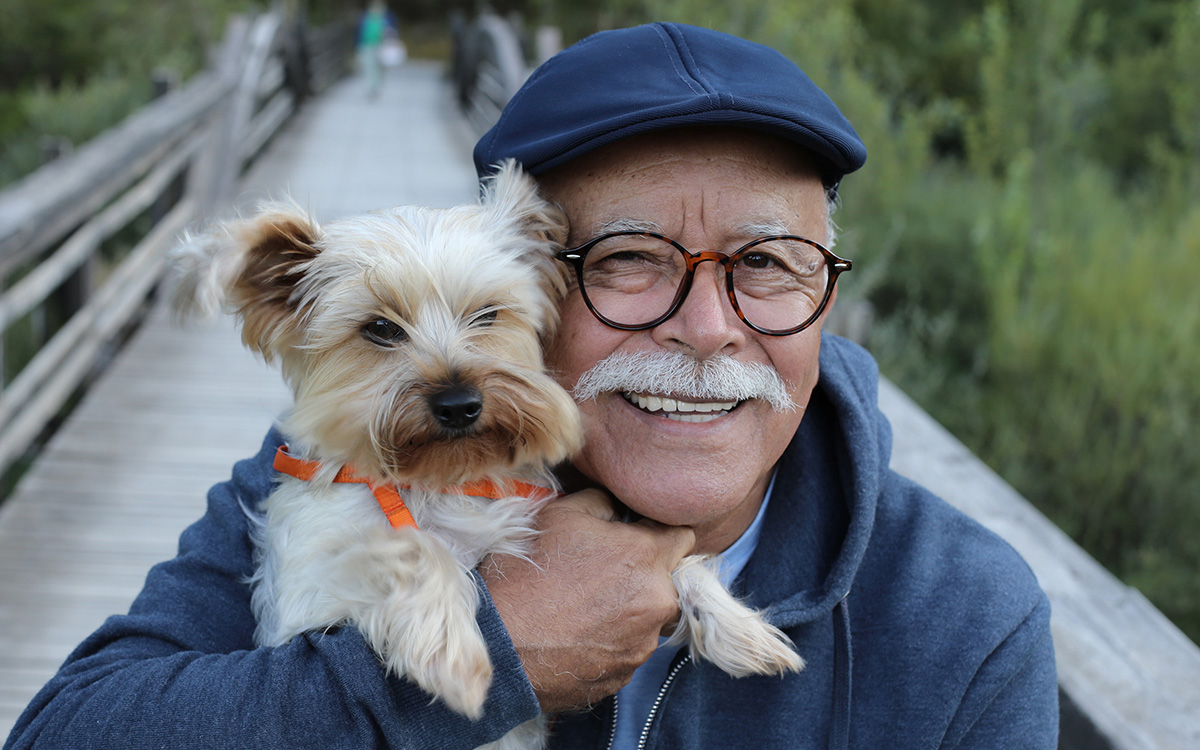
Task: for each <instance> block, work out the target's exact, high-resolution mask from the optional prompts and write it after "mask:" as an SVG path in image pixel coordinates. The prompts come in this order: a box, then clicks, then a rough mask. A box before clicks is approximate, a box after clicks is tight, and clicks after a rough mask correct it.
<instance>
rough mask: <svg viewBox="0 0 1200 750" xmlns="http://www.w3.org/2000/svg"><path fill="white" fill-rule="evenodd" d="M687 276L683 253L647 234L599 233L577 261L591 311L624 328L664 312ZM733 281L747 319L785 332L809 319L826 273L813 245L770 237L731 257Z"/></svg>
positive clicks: (825, 284)
mask: <svg viewBox="0 0 1200 750" xmlns="http://www.w3.org/2000/svg"><path fill="white" fill-rule="evenodd" d="M726 267H727V268H728V265H727V266H726ZM686 276H687V262H686V261H685V259H684V256H683V253H681V252H680V251H679V249H678V248H676V247H675V246H674V245H673V244H671V243H670V242H668V241H666V240H664V239H660V238H658V237H653V236H649V235H642V234H627V235H611V236H608V237H605V238H603V239H601V240H600V241H599V242H597V243H596V244H595V245H593V246H592V247H591V248H590V249H589V250H588V251H587V255H586V256H585V257H584V261H583V273H582V279H583V290H584V294H586V295H587V298H588V300H589V301H590V302H591V304H592V306H593V307H594V308H595V310H596V312H597V313H599V314H600V315H601V316H603V317H605V318H607V319H608V320H610V321H612V322H613V323H616V324H618V325H623V326H639V325H644V324H647V323H650V322H651V321H654V320H657V319H658V318H660V317H662V316H663V315H665V314H666V313H667V312H669V311H670V310H671V307H672V306H673V305H674V304H675V301H676V298H677V296H678V295H679V292H680V291H681V288H682V287H683V285H684V284H685V283H686ZM732 281H733V291H734V297H735V298H736V300H737V307H738V309H739V310H741V313H742V315H743V316H744V317H745V319H746V320H747V321H748V322H750V323H752V324H753V325H755V326H758V327H759V328H763V329H767V330H770V331H784V330H788V329H791V328H795V327H796V326H800V325H802V324H804V323H805V322H807V321H808V320H809V319H810V318H812V317H813V315H814V314H815V313H816V311H817V309H818V308H819V307H820V305H821V303H822V301H823V300H824V299H825V293H826V288H827V287H828V284H829V273H828V269H827V266H826V260H825V256H824V255H823V254H822V253H821V251H820V250H819V249H818V248H816V247H814V246H813V245H811V244H809V243H807V242H804V241H802V240H800V239H797V238H771V239H769V240H766V241H760V242H756V243H752V244H751V245H749V246H747V247H745V248H743V249H742V250H740V251H739V252H738V253H737V254H736V260H735V261H734V262H733V271H732Z"/></svg>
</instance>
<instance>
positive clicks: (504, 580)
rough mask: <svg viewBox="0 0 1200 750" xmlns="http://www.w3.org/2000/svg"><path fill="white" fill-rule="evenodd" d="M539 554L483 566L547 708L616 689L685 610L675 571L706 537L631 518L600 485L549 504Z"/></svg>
mask: <svg viewBox="0 0 1200 750" xmlns="http://www.w3.org/2000/svg"><path fill="white" fill-rule="evenodd" d="M538 526H539V528H540V530H541V533H540V534H539V535H538V536H537V537H536V538H535V540H534V542H533V549H532V551H531V554H530V558H531V559H532V560H533V562H534V563H535V564H534V565H531V564H530V563H529V561H526V560H521V559H518V558H513V557H500V556H497V557H491V558H489V559H488V560H486V561H485V562H484V564H483V566H482V568H481V572H482V573H483V577H484V580H485V581H486V582H487V586H488V590H489V591H490V592H491V595H492V599H493V600H495V602H496V609H497V610H498V611H499V613H500V618H501V619H502V620H503V621H504V624H505V626H506V627H507V628H508V632H509V635H510V636H511V638H512V640H513V644H514V645H515V646H516V649H517V654H518V655H519V656H520V657H521V661H522V663H523V664H524V666H525V672H526V674H527V675H528V676H529V681H530V682H531V683H532V684H533V689H534V691H535V692H536V693H537V696H538V700H539V701H541V704H542V710H543V711H545V712H547V713H554V712H557V711H562V710H567V709H573V708H583V707H586V706H588V705H591V704H593V703H595V702H596V701H599V700H601V699H602V698H605V697H607V696H609V695H612V694H613V693H615V692H616V691H617V690H619V689H620V688H621V687H623V686H624V685H625V684H626V683H628V682H629V680H630V678H631V677H632V676H633V671H634V670H635V669H637V668H638V667H639V666H641V664H642V662H644V661H645V660H646V659H648V658H649V657H650V654H652V653H653V652H654V649H655V648H656V647H657V646H658V636H659V633H660V631H662V630H663V628H664V627H666V626H668V625H670V624H672V623H674V622H675V620H676V619H677V618H678V616H679V608H678V605H677V603H676V597H675V587H674V585H673V584H672V582H671V571H672V570H673V569H674V568H675V566H676V565H677V564H678V563H679V561H680V559H682V558H683V556H684V555H686V554H688V553H689V552H690V551H691V549H692V547H693V546H694V545H695V543H696V536H695V534H694V533H693V532H692V531H691V529H687V528H679V527H670V526H663V525H662V524H659V523H655V522H653V521H649V520H643V521H638V522H637V523H632V524H624V523H619V522H617V521H615V520H614V519H613V511H612V505H611V503H610V502H609V500H608V498H607V496H606V495H605V494H604V493H602V492H600V491H599V490H584V491H583V492H578V493H575V494H573V495H568V496H566V497H564V498H561V499H559V500H555V501H553V502H551V503H549V504H547V505H546V507H545V508H544V509H543V510H542V511H541V513H540V514H539V520H538Z"/></svg>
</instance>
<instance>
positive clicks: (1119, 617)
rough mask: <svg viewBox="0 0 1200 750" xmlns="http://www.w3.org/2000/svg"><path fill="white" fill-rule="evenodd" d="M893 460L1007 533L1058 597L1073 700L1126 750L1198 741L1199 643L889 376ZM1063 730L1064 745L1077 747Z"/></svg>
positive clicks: (1058, 639) (886, 402) (1061, 659)
mask: <svg viewBox="0 0 1200 750" xmlns="http://www.w3.org/2000/svg"><path fill="white" fill-rule="evenodd" d="M879 404H880V408H881V409H882V410H883V412H884V413H885V414H886V415H887V417H888V419H889V420H890V421H891V423H892V428H893V432H894V436H895V445H894V447H893V451H892V466H893V468H895V469H896V471H898V472H899V473H901V474H904V475H905V476H908V477H909V478H911V479H913V480H915V481H917V482H919V483H920V484H922V485H924V486H926V487H928V488H929V489H931V490H932V491H934V492H935V493H937V494H938V495H940V496H941V497H943V498H945V499H946V500H947V501H948V502H950V503H952V504H954V505H956V506H958V507H959V508H960V509H962V510H963V511H964V512H966V513H967V514H968V515H970V516H972V517H973V518H975V519H977V520H979V521H980V522H982V523H983V524H984V525H985V526H987V527H989V528H990V529H992V530H993V531H995V532H996V533H997V534H999V535H1000V536H1002V537H1003V538H1004V539H1006V540H1007V541H1008V542H1009V543H1010V544H1011V545H1012V546H1013V547H1015V548H1016V549H1017V551H1018V552H1020V553H1021V555H1022V556H1023V557H1024V558H1025V560H1026V561H1027V562H1028V563H1029V565H1030V567H1031V568H1033V571H1034V573H1035V574H1036V575H1037V577H1038V581H1039V582H1040V583H1041V585H1042V588H1043V589H1045V591H1046V594H1047V595H1048V596H1049V597H1050V603H1051V607H1052V611H1053V614H1052V618H1051V629H1052V631H1053V634H1054V646H1055V651H1056V653H1057V662H1058V679H1059V686H1060V689H1061V693H1062V695H1063V698H1064V701H1065V703H1066V704H1067V705H1065V706H1064V710H1065V711H1068V712H1072V713H1071V715H1072V716H1081V717H1082V718H1081V720H1084V721H1086V722H1088V723H1090V724H1091V725H1092V727H1090V730H1091V731H1094V733H1095V735H1096V736H1097V737H1098V738H1099V739H1098V741H1102V742H1104V743H1106V744H1105V745H1104V747H1114V748H1121V749H1122V750H1126V749H1128V750H1133V749H1137V750H1141V749H1143V748H1144V749H1146V750H1150V749H1156V750H1182V748H1198V747H1200V648H1197V647H1196V644H1194V643H1192V642H1191V641H1190V640H1188V638H1187V637H1186V636H1185V635H1183V633H1181V632H1180V631H1179V629H1178V628H1177V627H1175V626H1174V625H1173V624H1172V623H1171V622H1170V621H1169V620H1167V618H1166V617H1164V616H1163V615H1162V613H1160V612H1159V611H1158V610H1157V609H1155V608H1154V607H1153V606H1152V605H1151V604H1150V603H1149V602H1148V601H1146V598H1145V597H1144V596H1142V595H1141V594H1140V593H1139V592H1138V591H1136V590H1135V589H1132V588H1130V587H1128V586H1126V585H1124V584H1123V583H1121V582H1120V581H1118V580H1117V579H1116V578H1115V577H1114V576H1113V575H1112V574H1111V573H1109V572H1108V571H1107V570H1105V569H1104V568H1103V567H1102V566H1101V565H1100V564H1099V563H1097V562H1096V561H1095V560H1094V559H1092V558H1091V557H1090V556H1089V555H1088V554H1087V553H1086V552H1084V551H1083V550H1082V549H1081V548H1080V547H1079V546H1078V545H1076V544H1075V543H1074V542H1073V541H1071V539H1070V538H1069V537H1067V535H1066V534H1064V533H1063V532H1062V531H1061V530H1060V529H1059V528H1058V527H1056V526H1055V525H1054V524H1052V523H1050V521H1049V520H1048V519H1047V518H1046V517H1045V516H1043V515H1042V514H1041V513H1039V512H1038V511H1037V510H1036V509H1035V508H1034V507H1033V506H1032V505H1031V504H1030V503H1029V502H1028V501H1027V500H1025V499H1024V498H1023V497H1021V496H1020V495H1018V494H1017V492H1016V491H1015V490H1014V489H1013V488H1012V487H1010V486H1009V485H1008V484H1006V483H1005V482H1004V481H1003V480H1002V479H1001V478H1000V477H999V476H997V475H996V473H995V472H993V471H992V470H991V469H989V468H988V467H987V466H986V465H985V464H984V463H983V462H982V461H980V460H979V459H978V458H977V457H975V456H974V455H972V454H971V452H970V451H969V450H967V448H966V447H965V446H964V445H963V444H962V443H960V442H959V441H958V440H957V439H955V438H954V437H953V436H952V435H951V434H950V433H949V432H947V431H946V430H945V429H944V428H943V427H942V426H941V425H939V424H938V423H937V422H935V421H934V420H933V418H932V417H930V416H929V415H928V414H926V413H925V412H924V411H922V410H921V409H920V407H918V406H917V405H916V404H915V403H913V402H912V400H911V399H909V398H908V397H907V396H905V395H904V394H903V393H902V392H900V390H899V389H897V388H896V387H895V386H894V385H892V384H891V383H887V382H884V383H882V385H881V388H880V397H879ZM1070 739H1071V738H1069V737H1064V746H1067V745H1069V743H1070Z"/></svg>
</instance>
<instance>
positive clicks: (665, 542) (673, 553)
mask: <svg viewBox="0 0 1200 750" xmlns="http://www.w3.org/2000/svg"><path fill="white" fill-rule="evenodd" d="M636 525H637V526H640V527H642V528H643V529H645V530H646V531H648V532H649V533H651V534H652V535H653V536H654V538H655V539H656V540H657V544H658V549H659V560H660V561H661V563H662V565H663V567H665V568H667V569H668V570H674V569H675V566H676V565H678V564H679V561H680V560H682V559H683V558H685V557H687V556H688V555H690V554H692V551H693V550H694V549H695V548H696V532H695V530H694V529H692V527H690V526H667V525H666V524H662V523H659V522H658V521H651V520H650V519H648V518H643V519H642V520H640V521H638V522H637V524H636Z"/></svg>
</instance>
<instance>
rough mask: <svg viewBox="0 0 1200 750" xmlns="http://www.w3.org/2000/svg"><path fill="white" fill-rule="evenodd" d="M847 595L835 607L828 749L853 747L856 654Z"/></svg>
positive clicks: (839, 749) (835, 749)
mask: <svg viewBox="0 0 1200 750" xmlns="http://www.w3.org/2000/svg"><path fill="white" fill-rule="evenodd" d="M848 597H849V594H847V595H846V596H845V597H843V598H842V600H841V601H840V602H838V603H837V606H836V607H834V610H833V648H834V652H833V710H832V713H831V714H830V721H829V750H846V749H847V748H848V747H850V699H851V688H852V685H851V681H850V675H851V672H852V671H853V667H854V657H853V655H852V654H851V651H850V607H849V606H848V605H847V604H846V599H847V598H848ZM839 614H840V617H839Z"/></svg>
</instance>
